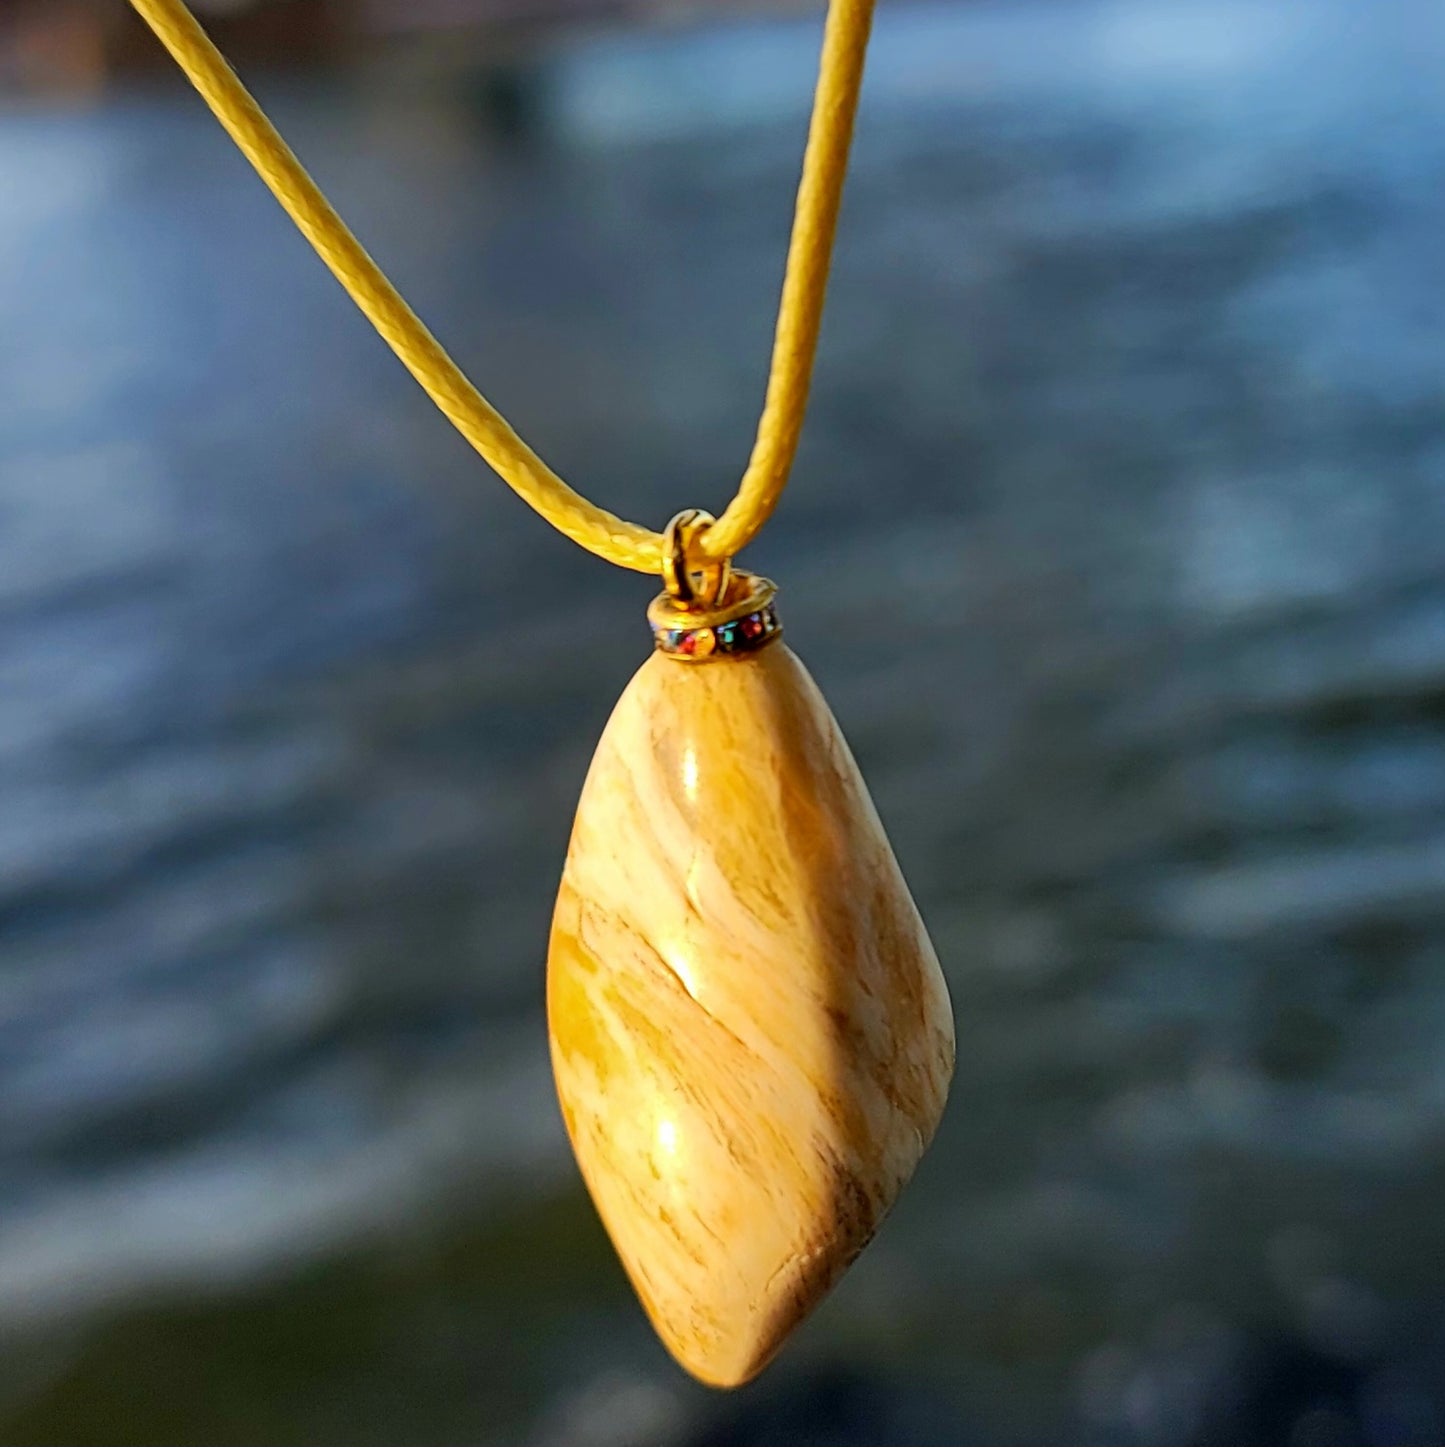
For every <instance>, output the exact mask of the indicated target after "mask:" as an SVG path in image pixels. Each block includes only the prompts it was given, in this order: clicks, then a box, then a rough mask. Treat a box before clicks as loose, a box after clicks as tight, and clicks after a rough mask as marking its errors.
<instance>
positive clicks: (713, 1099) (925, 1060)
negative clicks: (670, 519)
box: [547, 644, 954, 1386]
mask: <svg viewBox="0 0 1445 1447" xmlns="http://www.w3.org/2000/svg"><path fill="white" fill-rule="evenodd" d="M547 1000H548V1015H549V1023H550V1029H551V1039H552V1059H553V1066H554V1070H555V1073H556V1079H557V1089H558V1095H559V1097H560V1100H561V1104H562V1112H563V1115H564V1117H565V1119H566V1122H567V1129H568V1133H569V1134H570V1136H571V1139H572V1144H573V1147H574V1149H575V1151H576V1154H577V1159H578V1162H579V1164H580V1166H581V1168H582V1173H583V1176H584V1177H585V1178H586V1181H587V1185H588V1187H589V1189H590V1191H591V1193H592V1197H593V1200H594V1201H595V1203H596V1205H597V1209H598V1211H599V1212H600V1214H601V1216H602V1219H603V1221H604V1223H605V1224H606V1226H607V1229H608V1231H609V1233H610V1234H611V1237H612V1240H613V1243H614V1245H615V1246H616V1248H617V1251H618V1254H619V1256H620V1257H621V1258H622V1262H623V1265H624V1266H625V1267H626V1269H627V1272H628V1275H629V1276H630V1277H631V1279H632V1283H633V1285H634V1287H635V1288H636V1289H637V1293H638V1295H639V1297H640V1298H641V1300H642V1303H643V1305H644V1307H645V1308H646V1310H647V1312H648V1315H649V1316H650V1317H651V1319H652V1322H653V1325H654V1326H655V1327H656V1328H657V1331H658V1333H659V1334H660V1335H661V1337H662V1339H663V1341H664V1342H665V1343H666V1345H667V1347H668V1349H669V1350H670V1351H671V1352H672V1353H673V1355H674V1356H675V1357H676V1358H677V1359H678V1361H679V1362H680V1363H681V1364H682V1365H683V1366H684V1367H686V1368H687V1369H688V1370H689V1371H690V1372H692V1373H693V1374H694V1375H695V1376H697V1377H699V1378H701V1379H702V1380H703V1381H705V1382H709V1383H711V1384H713V1385H717V1386H733V1385H736V1384H738V1383H740V1382H744V1381H746V1380H748V1379H749V1378H750V1377H752V1376H754V1375H755V1374H756V1373H757V1372H758V1371H760V1370H761V1369H762V1368H763V1367H764V1366H765V1365H766V1364H767V1362H768V1361H769V1360H770V1358H771V1357H772V1356H773V1354H774V1353H775V1352H776V1351H777V1350H778V1348H779V1347H780V1346H781V1344H782V1342H783V1341H784V1339H785V1338H786V1337H787V1335H788V1334H789V1332H791V1330H792V1329H793V1328H794V1326H796V1325H797V1323H798V1322H799V1321H801V1320H802V1318H803V1317H804V1316H806V1315H807V1313H808V1312H809V1311H810V1310H811V1309H812V1308H813V1307H814V1306H815V1305H816V1304H817V1302H818V1301H819V1300H820V1299H821V1298H822V1297H823V1295H824V1294H825V1293H826V1292H827V1291H828V1289H829V1288H830V1287H831V1286H832V1284H833V1283H834V1282H835V1281H836V1280H837V1278H838V1277H839V1275H840V1274H841V1273H842V1272H843V1270H844V1269H845V1268H846V1267H847V1266H848V1264H849V1263H850V1262H851V1261H852V1260H853V1258H854V1257H855V1256H856V1255H857V1254H858V1252H859V1251H860V1250H861V1249H862V1248H863V1246H864V1245H865V1244H866V1243H867V1241H868V1240H869V1238H870V1237H871V1236H872V1235H873V1233H874V1231H875V1230H876V1228H877V1226H878V1224H879V1222H880V1221H881V1220H882V1218H883V1216H884V1214H885V1213H886V1212H887V1210H888V1208H889V1207H890V1206H891V1205H892V1203H893V1201H894V1199H895V1198H896V1196H897V1194H898V1192H899V1190H900V1189H901V1188H902V1186H903V1185H904V1183H905V1182H906V1181H907V1180H908V1178H909V1176H910V1175H911V1174H912V1173H913V1169H914V1167H915V1165H916V1164H917V1162H918V1159H919V1157H920V1155H921V1154H922V1152H923V1150H924V1147H925V1146H926V1145H927V1143H928V1141H929V1139H930V1138H931V1136H932V1135H933V1131H934V1128H935V1127H936V1125H937V1124H938V1119H939V1116H940V1114H941V1112H942V1109H943V1104H944V1099H945V1096H946V1093H947V1088H948V1082H949V1078H950V1076H951V1074H952V1070H953V1051H954V1036H953V1020H952V1015H951V1011H950V1006H949V1000H948V993H947V989H946V987H945V985H944V982H943V977H942V975H941V974H940V972H939V968H938V962H937V959H936V958H935V956H934V953H933V948H932V946H931V945H930V943H929V940H928V936H927V934H926V932H925V930H924V928H923V924H922V921H921V920H920V918H919V916H918V911H917V910H916V908H915V907H914V904H913V900H912V897H911V896H910V894H909V892H908V888H907V885H906V884H905V883H904V880H903V876H902V874H901V873H900V872H899V868H898V864H897V861H896V860H895V859H894V856H893V851H892V849H891V848H890V847H889V844H888V840H887V838H886V837H885V835H884V833H883V829H882V826H881V824H880V823H879V820H878V816H877V813H876V811H875V810H874V808H873V805H872V802H871V800H870V799H869V797H868V793H867V790H866V789H865V787H864V784H863V781H862V778H861V777H860V775H859V773H858V769H857V766H856V764H855V763H854V761H853V758H852V755H851V754H850V753H849V751H848V747H847V745H846V743H845V742H844V740H843V737H842V735H841V733H840V732H839V730H838V726H837V724H836V723H835V722H834V719H833V716H832V714H831V712H830V711H829V709H828V706H827V704H826V703H825V702H824V701H823V698H822V696H821V695H820V694H819V692H818V690H817V688H816V686H815V685H814V683H813V681H812V679H811V678H810V677H809V676H808V674H807V671H806V670H805V669H804V668H803V666H802V664H801V663H799V662H798V660H797V658H796V657H794V655H793V654H792V653H791V652H789V650H788V649H787V648H786V647H785V646H783V645H782V644H775V645H773V646H771V647H769V648H768V649H766V650H764V651H763V652H761V653H757V654H752V655H750V656H747V657H745V658H738V659H730V660H727V661H724V662H719V663H716V664H710V665H709V666H708V667H706V668H695V667H690V666H687V665H686V664H681V663H678V662H677V661H675V660H672V659H668V658H666V657H664V656H662V655H654V656H653V657H652V658H651V659H649V660H648V662H647V663H645V664H644V665H643V666H642V668H641V669H640V670H639V671H638V673H637V675H636V676H635V677H634V678H633V680H632V682H631V684H630V685H629V686H628V688H627V690H626V691H625V693H624V694H623V696H622V699H621V701H620V702H619V703H618V705H617V708H616V710H615V712H614V713H613V715H612V718H611V720H610V721H609V723H608V725H607V728H606V730H605V732H604V734H603V737H602V740H601V743H600V744H599V746H598V749H597V754H596V757H595V759H594V760H593V763H592V768H591V771H590V772H589V774H588V777H587V782H586V785H585V787H584V789H583V793H582V799H581V802H580V804H579V806H578V811H577V818H576V823H575V825H574V828H573V834H572V842H571V847H570V849H569V851H568V856H567V864H566V869H565V871H564V875H563V880H562V887H561V892H560V894H559V897H558V901H557V910H556V915H555V918H554V921H553V927H552V940H551V951H550V957H549V962H548V978H547Z"/></svg>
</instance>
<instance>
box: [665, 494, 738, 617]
mask: <svg viewBox="0 0 1445 1447" xmlns="http://www.w3.org/2000/svg"><path fill="white" fill-rule="evenodd" d="M716 521H717V519H716V518H715V517H713V515H712V514H711V513H710V512H704V511H703V510H702V509H701V508H697V507H689V508H684V509H683V510H682V511H681V512H680V513H678V515H677V516H676V517H675V518H673V520H672V521H671V522H670V523H668V525H667V528H666V530H665V531H664V533H663V534H662V585H663V587H665V588H666V589H667V594H668V597H670V598H672V599H673V600H674V601H675V602H676V603H677V604H678V605H679V606H681V607H683V608H699V607H700V608H716V607H717V606H718V604H719V603H721V602H722V599H723V595H724V594H725V593H726V592H727V588H728V581H729V580H730V579H731V577H732V564H731V562H730V561H729V560H728V559H727V558H721V559H718V560H717V561H714V560H712V559H711V558H699V557H698V556H697V554H696V547H697V542H698V539H699V538H701V537H702V535H703V534H704V533H705V532H706V531H707V530H708V529H709V528H710V527H711V526H712V525H713V523H715V522H716Z"/></svg>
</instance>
